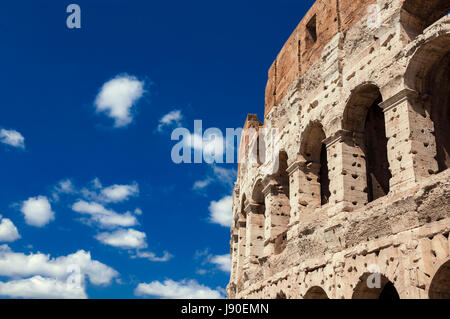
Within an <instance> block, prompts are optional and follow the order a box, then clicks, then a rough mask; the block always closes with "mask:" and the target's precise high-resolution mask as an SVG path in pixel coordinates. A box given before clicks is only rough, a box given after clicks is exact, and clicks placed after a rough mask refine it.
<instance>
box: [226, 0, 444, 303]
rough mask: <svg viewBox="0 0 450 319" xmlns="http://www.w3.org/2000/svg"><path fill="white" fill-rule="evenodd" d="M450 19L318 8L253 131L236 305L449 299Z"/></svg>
mask: <svg viewBox="0 0 450 319" xmlns="http://www.w3.org/2000/svg"><path fill="white" fill-rule="evenodd" d="M449 11H450V0H320V1H319V0H318V1H316V3H315V4H314V5H313V6H312V7H311V9H310V10H309V11H308V13H307V14H306V15H305V16H304V18H303V20H302V21H301V22H300V24H299V25H298V26H297V28H296V29H295V30H294V32H293V33H292V35H291V36H290V37H289V39H288V40H287V42H286V44H285V45H284V47H283V48H282V49H281V52H280V53H279V54H278V56H277V58H276V60H275V62H274V63H273V64H272V66H271V67H270V69H269V72H268V82H267V87H266V96H265V112H264V119H262V121H260V120H258V119H257V116H256V115H254V114H249V115H248V116H247V119H246V121H245V125H244V133H247V132H253V133H252V134H243V137H242V139H241V143H240V150H239V154H240V155H239V156H240V161H239V162H240V164H239V168H238V178H237V181H236V184H235V188H234V191H233V226H232V229H231V242H230V244H231V262H232V271H231V278H230V283H229V285H228V287H227V295H228V298H254V299H261V298H264V299H266V298H270V299H273V298H277V299H285V298H294V299H302V298H303V299H325V298H330V299H341V298H345V299H352V298H353V299H362V298H372V299H377V298H379V299H397V298H401V299H403V298H408V299H410V298H421V299H423V298H433V299H434V298H447V299H448V298H450V239H449V231H450V181H449V176H450V170H449V169H448V168H449V167H450V122H449V120H450V15H449ZM271 131H272V132H273V131H276V132H277V133H278V134H277V138H276V139H273V138H272V139H268V138H267V137H268V136H269V135H270V134H268V133H267V132H271ZM275 144H276V145H275ZM275 146H276V147H275ZM269 149H270V150H272V152H276V154H277V156H267V154H268V153H270V152H268V150H269ZM255 150H256V151H255ZM255 152H256V154H257V156H256V160H255V159H254V157H255V156H254V153H255ZM263 153H264V154H266V155H265V156H263V157H264V158H263V159H261V158H260V157H261V156H260V155H261V154H263ZM272 155H273V154H272ZM274 162H277V163H276V165H274ZM270 167H276V169H275V170H273V169H272V170H271V169H270Z"/></svg>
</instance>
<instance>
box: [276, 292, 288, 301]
mask: <svg viewBox="0 0 450 319" xmlns="http://www.w3.org/2000/svg"><path fill="white" fill-rule="evenodd" d="M275 299H287V296H286V294H285V293H284V292H283V291H280V292H279V293H277V295H276V297H275Z"/></svg>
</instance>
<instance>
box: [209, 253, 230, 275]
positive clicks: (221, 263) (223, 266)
mask: <svg viewBox="0 0 450 319" xmlns="http://www.w3.org/2000/svg"><path fill="white" fill-rule="evenodd" d="M209 261H210V263H212V264H215V265H217V266H218V268H219V269H220V270H222V271H224V272H231V258H230V254H226V255H218V256H210V258H209Z"/></svg>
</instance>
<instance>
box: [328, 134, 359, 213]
mask: <svg viewBox="0 0 450 319" xmlns="http://www.w3.org/2000/svg"><path fill="white" fill-rule="evenodd" d="M324 142H325V144H326V146H327V158H328V169H329V173H328V175H329V179H330V192H331V197H330V208H329V209H328V214H329V215H331V216H332V215H335V214H336V213H339V212H341V211H352V210H353V209H355V208H358V207H362V206H363V205H364V204H365V203H367V200H368V199H367V172H366V158H365V155H364V135H363V134H362V133H356V132H350V131H346V130H340V131H338V132H337V133H336V134H335V135H334V136H332V137H330V138H328V139H326V140H325V141H324Z"/></svg>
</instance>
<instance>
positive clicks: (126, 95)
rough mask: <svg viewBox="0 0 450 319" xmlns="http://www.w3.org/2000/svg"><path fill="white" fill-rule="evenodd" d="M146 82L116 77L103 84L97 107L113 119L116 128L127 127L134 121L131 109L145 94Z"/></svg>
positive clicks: (127, 76)
mask: <svg viewBox="0 0 450 319" xmlns="http://www.w3.org/2000/svg"><path fill="white" fill-rule="evenodd" d="M144 92H145V91H144V82H143V81H139V80H138V79H137V78H136V77H134V76H130V75H121V76H116V77H115V78H113V79H112V80H109V81H108V82H106V83H105V84H103V87H102V89H101V90H100V92H99V94H98V95H97V98H96V100H95V106H96V108H97V111H98V112H105V113H106V114H107V115H108V116H109V117H111V118H113V119H114V121H115V126H116V127H123V126H127V125H128V124H130V123H131V122H132V121H133V116H132V114H131V108H132V107H133V105H135V104H136V102H137V101H138V100H139V99H140V98H141V97H142V95H143V94H144Z"/></svg>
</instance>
